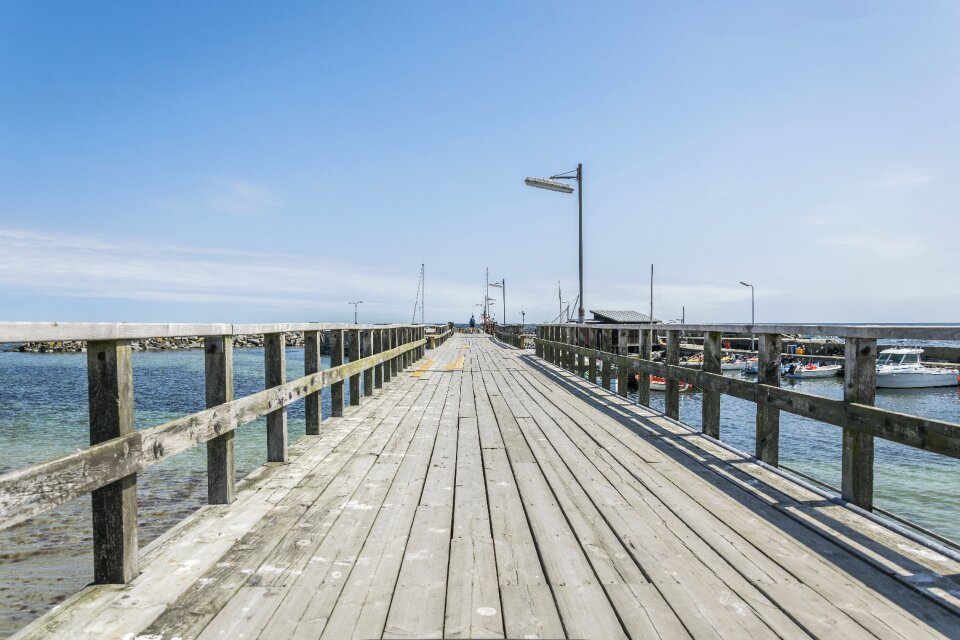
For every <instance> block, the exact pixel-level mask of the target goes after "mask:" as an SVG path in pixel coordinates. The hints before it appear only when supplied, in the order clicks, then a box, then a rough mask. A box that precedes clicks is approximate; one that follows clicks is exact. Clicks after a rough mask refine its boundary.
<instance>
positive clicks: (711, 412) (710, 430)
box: [701, 331, 723, 438]
mask: <svg viewBox="0 0 960 640" xmlns="http://www.w3.org/2000/svg"><path fill="white" fill-rule="evenodd" d="M721 344H722V343H721V334H720V332H719V331H707V332H706V333H704V334H703V369H702V371H703V372H704V373H715V374H717V375H721V374H722V373H723V370H722V369H721V367H720V345H721ZM701 423H702V428H703V432H704V433H705V434H706V435H708V436H710V437H711V438H719V437H720V392H719V391H714V390H711V389H704V390H703V413H702V417H701Z"/></svg>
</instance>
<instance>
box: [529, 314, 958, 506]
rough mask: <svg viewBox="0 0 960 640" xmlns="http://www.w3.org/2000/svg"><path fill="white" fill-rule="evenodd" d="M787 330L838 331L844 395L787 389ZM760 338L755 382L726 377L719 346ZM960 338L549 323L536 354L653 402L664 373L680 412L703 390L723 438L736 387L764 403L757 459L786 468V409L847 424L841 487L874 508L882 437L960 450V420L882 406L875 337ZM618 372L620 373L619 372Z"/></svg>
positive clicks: (708, 416) (933, 332)
mask: <svg viewBox="0 0 960 640" xmlns="http://www.w3.org/2000/svg"><path fill="white" fill-rule="evenodd" d="M630 331H634V332H637V331H638V332H639V334H640V353H639V354H638V355H628V354H627V353H626V349H625V347H624V348H621V345H626V344H627V343H628V340H627V335H628V334H627V332H630ZM685 332H696V333H701V334H703V336H704V340H703V364H702V368H701V369H700V370H697V369H692V368H689V367H683V366H680V364H679V358H680V338H681V335H682V334H683V333H685ZM660 334H665V335H666V352H665V361H664V362H655V361H653V360H651V350H652V345H653V344H654V343H657V344H659V341H660V339H659V335H660ZM784 334H788V335H792V334H802V335H825V336H837V337H840V338H843V340H844V345H843V349H844V397H843V399H842V400H835V399H831V398H824V397H821V396H816V395H812V394H809V393H803V392H801V391H794V390H791V389H783V388H781V387H780V375H781V373H780V368H781V359H782V350H781V337H782V336H783V335H784ZM743 335H748V336H756V337H757V338H758V369H759V371H758V375H757V380H756V382H752V381H748V380H741V379H737V378H731V377H727V376H724V375H723V374H722V371H721V345H722V340H723V337H724V336H743ZM884 339H898V340H900V339H902V340H960V326H950V327H944V326H889V325H875V326H865V325H848V326H839V325H802V324H801V325H761V324H758V325H736V324H716V325H712V324H702V325H691V324H684V325H667V324H633V325H621V324H581V325H577V324H545V325H540V326H538V327H537V338H536V341H535V352H536V355H537V356H539V357H541V358H544V359H545V360H547V361H549V362H551V363H553V364H556V365H558V366H560V367H562V368H564V369H567V370H568V371H572V372H575V373H577V374H578V375H580V376H586V377H588V378H589V379H590V380H591V381H594V382H596V381H597V379H598V377H599V379H600V384H601V385H602V386H603V387H604V388H606V389H610V388H611V378H612V376H613V375H616V380H617V392H618V393H619V394H620V395H624V396H626V395H627V387H628V380H629V377H630V376H631V375H632V374H637V378H638V389H637V399H638V402H639V403H640V404H643V405H647V406H649V405H650V376H651V375H653V376H659V377H662V378H665V379H666V381H667V382H666V386H665V399H664V401H665V413H666V415H667V416H668V417H670V418H673V419H679V416H680V388H679V384H680V383H681V382H683V383H687V384H692V385H694V386H696V387H698V388H700V389H701V390H702V391H703V409H702V418H701V419H702V430H703V433H705V434H706V435H708V436H711V437H713V438H718V439H719V438H720V396H721V395H722V394H723V395H729V396H733V397H736V398H741V399H743V400H749V401H750V402H754V403H756V405H757V417H756V440H755V453H756V457H757V458H758V459H759V460H761V461H763V462H765V463H767V464H770V465H772V466H775V467H776V466H779V451H780V412H781V411H786V412H789V413H793V414H796V415H799V416H803V417H805V418H811V419H813V420H817V421H819V422H823V423H826V424H831V425H834V426H836V427H840V428H841V429H842V430H843V443H842V461H841V465H842V469H841V495H842V497H843V498H844V499H845V500H847V501H848V502H851V503H853V504H855V505H857V506H859V507H862V508H864V509H867V510H873V508H874V507H873V493H874V491H873V488H874V468H873V467H874V464H873V458H874V442H873V439H874V438H875V437H878V438H883V439H885V440H889V441H891V442H896V443H898V444H903V445H906V446H909V447H915V448H918V449H924V450H926V451H931V452H933V453H936V454H940V455H944V456H950V457H953V458H960V424H955V423H952V422H947V421H943V420H935V419H930V418H924V417H921V416H916V415H910V414H905V413H898V412H895V411H889V410H886V409H879V408H876V407H874V406H873V405H874V401H875V398H876V374H877V340H884ZM614 370H615V371H616V373H615V374H614Z"/></svg>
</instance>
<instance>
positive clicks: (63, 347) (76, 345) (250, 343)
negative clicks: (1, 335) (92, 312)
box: [4, 331, 327, 353]
mask: <svg viewBox="0 0 960 640" xmlns="http://www.w3.org/2000/svg"><path fill="white" fill-rule="evenodd" d="M286 343H287V346H288V347H302V346H303V332H302V331H294V332H290V333H287V334H286ZM233 346H234V348H237V349H244V348H255V347H262V346H263V334H262V333H260V334H251V335H246V336H234V337H233ZM130 348H131V349H133V350H134V351H173V350H177V349H203V338H202V337H200V336H184V337H179V338H145V339H143V340H131V341H130ZM4 351H19V352H21V353H86V351H87V342H86V341H85V340H64V341H59V340H58V341H50V342H24V343H22V344H16V345H11V346H8V347H7V348H5V349H4ZM322 351H323V353H327V340H326V334H324V340H323V346H322Z"/></svg>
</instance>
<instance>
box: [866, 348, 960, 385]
mask: <svg viewBox="0 0 960 640" xmlns="http://www.w3.org/2000/svg"><path fill="white" fill-rule="evenodd" d="M921 353H923V349H916V348H909V347H898V348H895V349H884V350H883V351H881V352H880V357H879V358H878V359H877V388H881V389H921V388H925V387H955V386H957V384H958V383H960V372H958V371H957V370H956V369H946V368H940V367H925V366H924V365H923V364H921V363H920V354H921Z"/></svg>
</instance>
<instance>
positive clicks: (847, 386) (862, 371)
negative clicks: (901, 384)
mask: <svg viewBox="0 0 960 640" xmlns="http://www.w3.org/2000/svg"><path fill="white" fill-rule="evenodd" d="M876 396H877V341H876V340H872V339H866V338H846V340H845V345H844V363H843V399H844V401H846V402H856V403H857V404H867V405H873V404H874V402H875V401H876ZM840 488H841V491H842V495H843V499H844V500H848V501H850V502H852V503H854V504H855V505H857V506H858V507H862V508H864V509H867V510H868V511H871V510H873V436H872V435H871V434H867V433H857V432H856V431H851V430H850V429H844V430H843V464H842V475H841V480H840Z"/></svg>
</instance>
